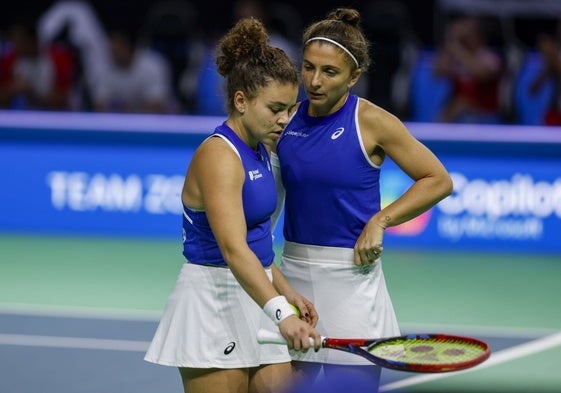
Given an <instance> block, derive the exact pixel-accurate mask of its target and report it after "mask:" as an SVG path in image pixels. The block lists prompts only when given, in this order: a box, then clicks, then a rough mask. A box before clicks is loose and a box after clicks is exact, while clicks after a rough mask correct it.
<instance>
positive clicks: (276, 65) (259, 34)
mask: <svg viewBox="0 0 561 393" xmlns="http://www.w3.org/2000/svg"><path fill="white" fill-rule="evenodd" d="M218 49H219V51H218V55H217V56H216V66H217V69H218V73H219V74H220V75H222V76H223V77H225V78H226V95H227V101H226V109H227V111H228V113H231V112H232V110H233V99H234V93H235V92H236V91H238V90H241V91H243V92H244V93H245V94H246V95H247V96H248V98H254V97H255V96H256V95H257V92H258V90H259V89H260V88H262V87H266V86H267V85H268V84H269V83H271V82H272V81H278V82H281V83H292V84H294V85H298V83H299V80H298V70H297V69H296V66H295V65H294V64H293V63H292V61H291V60H290V58H289V57H288V56H287V54H286V53H285V52H284V51H283V50H282V49H280V48H277V47H274V46H271V45H269V34H268V33H267V30H266V29H265V27H264V25H263V23H262V22H261V21H259V20H258V19H256V18H253V17H250V18H244V19H241V20H239V21H238V22H237V23H236V25H235V26H234V27H233V28H232V29H231V30H230V31H229V32H228V33H226V35H225V36H224V37H222V39H221V40H220V42H219V46H218Z"/></svg>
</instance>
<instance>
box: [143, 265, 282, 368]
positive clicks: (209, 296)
mask: <svg viewBox="0 0 561 393" xmlns="http://www.w3.org/2000/svg"><path fill="white" fill-rule="evenodd" d="M266 271H267V275H268V276H269V278H270V279H271V277H272V276H271V269H266ZM259 328H266V329H269V330H273V331H275V330H278V328H277V326H276V325H275V324H274V322H273V321H271V320H270V319H269V318H268V317H267V316H266V315H265V313H264V312H263V310H261V308H260V307H259V306H258V305H257V303H255V302H254V301H253V299H251V297H250V296H249V295H248V294H247V293H246V292H245V291H244V290H243V288H242V287H241V285H240V284H239V283H238V281H237V280H236V278H235V277H234V275H233V274H232V272H231V271H230V269H228V268H220V267H209V266H200V265H195V264H191V263H185V264H184V265H183V267H182V269H181V272H180V273H179V277H178V278H177V282H176V284H175V287H174V289H173V291H172V293H171V295H170V296H169V298H168V301H167V304H166V307H165V309H164V312H163V315H162V317H161V320H160V323H159V325H158V328H157V330H156V333H155V335H154V338H153V340H152V342H151V344H150V347H149V348H148V351H147V353H146V355H145V357H144V359H145V360H147V361H149V362H152V363H157V364H162V365H166V366H176V367H192V368H244V367H257V366H259V365H263V364H273V363H284V362H290V360H291V359H290V355H289V353H288V349H287V347H286V346H284V345H276V344H266V345H261V344H259V343H258V342H257V336H256V335H257V330H258V329H259Z"/></svg>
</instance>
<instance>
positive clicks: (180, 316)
mask: <svg viewBox="0 0 561 393" xmlns="http://www.w3.org/2000/svg"><path fill="white" fill-rule="evenodd" d="M218 49H219V51H218V55H217V57H216V64H217V66H218V71H219V73H220V75H222V76H223V77H225V78H226V82H227V83H226V94H227V105H226V106H227V110H228V117H227V119H226V121H225V122H224V123H223V124H221V125H219V126H218V127H217V128H216V129H215V130H214V133H212V135H210V136H209V137H208V138H207V139H206V140H205V141H203V143H202V144H201V145H200V146H199V147H198V148H197V150H196V152H195V154H194V155H193V159H192V160H191V162H190V164H189V168H188V170H187V174H186V176H185V182H184V186H183V190H182V194H181V199H182V202H183V255H184V257H185V259H186V263H184V265H183V266H182V269H181V272H180V273H179V276H178V279H177V282H176V284H175V287H174V289H173V291H172V293H171V295H170V297H169V299H168V302H167V304H166V307H165V310H164V313H163V315H162V318H161V320H160V323H159V326H158V329H157V331H156V333H155V335H154V338H153V340H152V343H151V345H150V347H149V349H148V352H147V353H146V356H145V359H146V360H147V361H149V362H153V363H157V364H162V365H167V366H175V367H178V368H179V371H180V374H181V378H182V382H183V387H184V390H185V392H189V393H197V392H201V393H202V392H205V393H214V392H215V393H228V392H232V393H234V392H235V393H240V392H255V393H261V392H278V391H281V390H282V389H285V387H286V385H287V384H288V383H289V381H290V376H291V372H292V368H291V364H290V360H291V358H290V356H289V353H288V348H293V349H296V350H304V351H305V350H307V349H309V348H310V347H311V344H310V338H312V339H313V341H314V342H315V345H314V346H315V348H316V349H319V347H320V345H321V342H320V340H321V337H320V336H319V334H318V333H317V332H316V331H315V330H314V328H313V326H315V324H316V322H317V318H318V316H317V313H316V311H315V309H314V306H313V305H312V303H310V302H309V301H308V300H307V299H305V298H304V297H302V296H301V295H300V294H298V293H297V292H296V291H295V290H294V289H293V288H292V287H291V286H290V285H289V284H288V283H287V281H286V280H285V279H284V277H283V276H282V274H280V272H279V270H278V269H277V267H276V265H275V264H274V252H273V239H272V233H271V214H272V213H273V211H274V210H275V207H276V205H277V192H276V185H275V179H274V177H273V174H272V165H271V162H270V158H269V148H268V147H267V146H268V145H274V144H275V143H276V142H277V140H278V138H279V137H280V134H281V132H282V130H283V129H284V127H285V126H286V124H287V123H288V120H289V113H290V111H291V110H292V109H293V107H294V105H295V104H296V100H297V94H298V84H299V81H298V72H297V70H296V68H295V67H294V65H293V64H292V63H291V61H290V59H289V58H288V56H287V55H286V54H285V53H284V52H283V51H282V50H280V49H278V48H275V47H272V46H270V45H269V44H268V34H267V32H266V30H265V28H264V26H263V24H262V23H261V22H260V21H259V20H257V19H254V18H247V19H242V20H240V21H239V22H238V23H237V24H236V25H235V26H234V27H233V28H232V29H231V30H230V31H229V32H228V33H227V34H226V35H225V36H224V37H223V38H222V40H221V41H220V43H219V48H218ZM291 305H294V306H296V307H297V308H298V310H299V312H300V314H301V315H302V317H301V318H300V319H299V318H298V317H297V316H296V314H295V312H294V311H293V308H292V306H291ZM276 325H278V327H277V326H276ZM259 328H268V329H277V328H278V329H279V330H280V332H281V333H282V335H283V336H284V337H285V338H286V340H287V342H288V348H287V347H285V346H280V345H274V344H268V345H260V344H259V343H258V342H257V337H256V335H257V330H258V329H259Z"/></svg>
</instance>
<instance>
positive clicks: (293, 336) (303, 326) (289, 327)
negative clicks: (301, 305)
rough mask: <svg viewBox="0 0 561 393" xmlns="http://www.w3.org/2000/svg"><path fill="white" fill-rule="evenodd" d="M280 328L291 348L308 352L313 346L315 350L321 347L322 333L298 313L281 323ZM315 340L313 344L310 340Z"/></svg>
mask: <svg viewBox="0 0 561 393" xmlns="http://www.w3.org/2000/svg"><path fill="white" fill-rule="evenodd" d="M279 330H280V332H281V334H282V336H283V337H284V338H285V339H286V343H287V345H288V348H289V349H295V350H297V351H303V352H306V351H307V350H308V349H310V348H311V347H313V348H314V350H315V351H318V350H319V349H320V348H321V334H319V333H318V332H317V331H316V330H315V329H314V328H313V327H312V326H310V324H308V323H307V322H305V321H302V320H300V319H299V318H298V317H297V316H296V315H291V316H289V317H287V318H285V319H284V320H282V321H281V322H280V323H279ZM310 338H312V340H313V343H314V344H313V345H312V344H311V342H310Z"/></svg>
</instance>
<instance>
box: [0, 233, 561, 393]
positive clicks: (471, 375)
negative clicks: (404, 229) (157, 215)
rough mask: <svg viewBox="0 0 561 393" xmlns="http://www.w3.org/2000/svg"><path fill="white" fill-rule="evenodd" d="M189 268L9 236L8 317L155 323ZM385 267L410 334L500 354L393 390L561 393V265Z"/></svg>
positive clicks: (131, 243) (70, 242)
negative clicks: (453, 339) (465, 338)
mask: <svg viewBox="0 0 561 393" xmlns="http://www.w3.org/2000/svg"><path fill="white" fill-rule="evenodd" d="M277 251H278V253H277V254H279V253H280V249H279V250H277ZM182 263H183V257H182V255H181V244H180V240H178V241H172V240H154V239H128V238H113V239H109V238H94V237H55V236H31V235H29V236H27V235H10V234H4V235H1V236H0V311H11V310H15V311H18V312H20V311H25V312H28V311H29V312H35V311H37V312H47V313H48V312H66V313H75V314H84V315H86V314H88V313H92V314H96V315H100V314H103V315H110V314H114V315H123V316H127V315H131V316H141V317H148V318H154V319H157V318H158V316H159V314H160V313H161V311H162V309H163V307H164V304H165V301H166V299H167V296H168V294H169V292H170V291H171V289H172V287H173V285H174V283H175V278H176V275H177V273H178V272H179V269H180V267H181V264H182ZM383 264H384V265H383V266H384V271H385V275H386V280H387V284H388V287H389V291H390V294H391V296H392V299H393V302H394V306H395V309H396V312H397V315H398V319H399V321H400V324H401V325H402V329H403V330H408V332H413V330H415V332H419V331H420V330H422V331H423V332H428V330H429V329H430V330H432V331H435V330H437V329H438V330H439V331H440V332H443V333H445V332H453V333H457V334H460V333H463V334H464V335H476V336H478V337H484V338H485V339H486V340H492V341H490V345H491V347H492V349H493V356H492V358H491V359H490V360H489V361H488V362H487V363H488V364H485V367H481V368H476V369H472V370H468V372H465V373H456V374H453V375H450V374H449V375H444V376H443V375H438V376H436V377H435V378H434V379H427V380H422V379H420V380H418V381H416V380H415V379H414V378H422V377H424V376H420V377H419V376H412V377H409V380H410V384H407V382H404V385H403V389H406V390H401V387H400V386H401V385H396V386H393V387H392V389H391V390H393V391H397V392H401V391H407V392H520V393H522V392H525V393H533V392H536V393H539V392H561V373H560V371H561V257H560V256H543V255H542V256H537V255H505V254H485V253H476V252H472V253H453V252H446V253H445V252H438V253H436V252H430V253H429V252H426V251H423V252H421V251H419V252H412V251H408V252H403V251H399V250H395V249H393V250H392V249H387V250H386V251H385V252H384V256H383ZM425 378H426V376H425ZM406 380H407V378H406Z"/></svg>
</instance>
